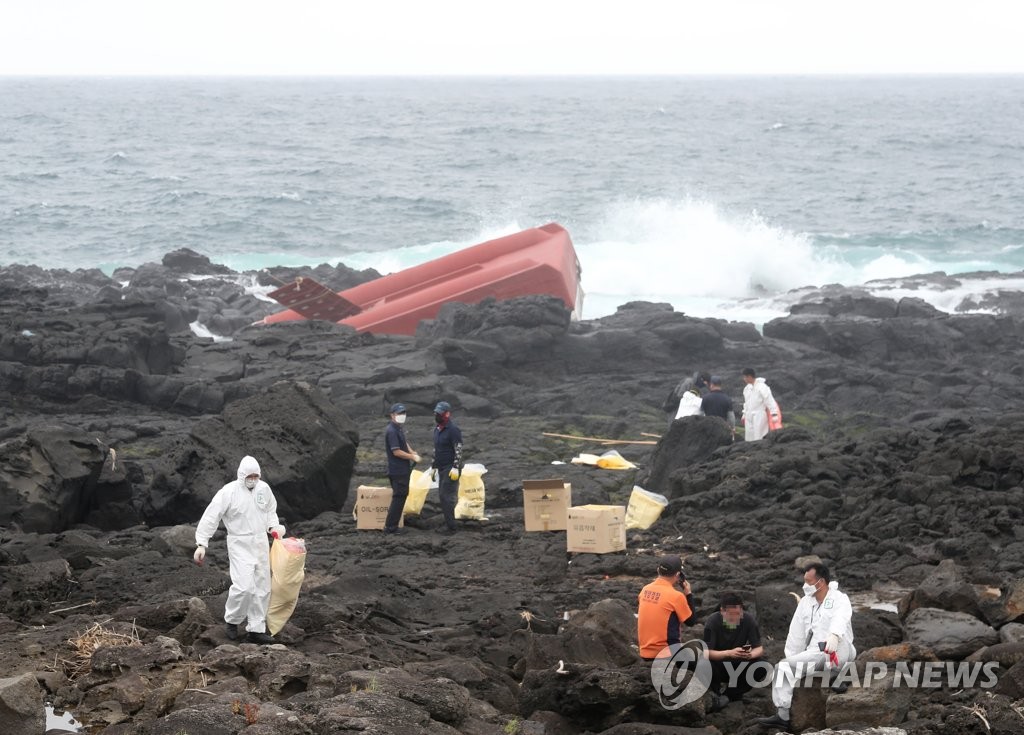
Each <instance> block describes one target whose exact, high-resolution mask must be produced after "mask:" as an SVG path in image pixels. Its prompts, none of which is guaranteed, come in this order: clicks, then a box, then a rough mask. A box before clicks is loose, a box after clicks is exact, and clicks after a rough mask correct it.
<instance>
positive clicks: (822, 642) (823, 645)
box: [818, 641, 825, 651]
mask: <svg viewBox="0 0 1024 735" xmlns="http://www.w3.org/2000/svg"><path fill="white" fill-rule="evenodd" d="M818 650H819V651H824V650H825V641H821V642H820V643H819V644H818Z"/></svg>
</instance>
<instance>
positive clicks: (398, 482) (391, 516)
mask: <svg viewBox="0 0 1024 735" xmlns="http://www.w3.org/2000/svg"><path fill="white" fill-rule="evenodd" d="M410 474H411V471H410ZM388 480H390V481H391V505H389V506H388V517H387V519H386V520H385V521H384V528H385V529H386V530H389V531H393V530H395V529H396V528H398V523H399V521H401V520H402V511H403V510H404V509H405V499H406V498H408V497H409V475H388Z"/></svg>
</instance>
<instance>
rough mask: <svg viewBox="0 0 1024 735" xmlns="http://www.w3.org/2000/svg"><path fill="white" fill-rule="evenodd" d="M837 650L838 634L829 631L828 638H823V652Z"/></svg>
mask: <svg viewBox="0 0 1024 735" xmlns="http://www.w3.org/2000/svg"><path fill="white" fill-rule="evenodd" d="M838 650H839V636H837V635H836V634H835V633H829V636H828V638H826V639H825V653H835V652H836V651H838Z"/></svg>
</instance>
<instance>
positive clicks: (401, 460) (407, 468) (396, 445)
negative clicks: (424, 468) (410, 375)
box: [384, 403, 420, 533]
mask: <svg viewBox="0 0 1024 735" xmlns="http://www.w3.org/2000/svg"><path fill="white" fill-rule="evenodd" d="M388 416H389V417H390V419H391V421H389V422H388V426H387V428H386V429H385V430H384V451H386V452H387V455H388V480H389V481H390V482H391V505H389V506H388V515H387V518H386V519H385V520H384V533H405V529H404V528H399V526H398V524H399V523H401V521H402V512H403V511H404V510H405V500H406V498H408V497H409V476H410V475H411V474H412V468H413V465H415V464H416V463H417V462H419V461H420V455H418V454H416V452H414V451H413V448H412V446H410V444H409V440H408V439H406V438H405V427H404V424H405V416H406V412H405V406H404V405H403V404H401V403H396V404H394V405H393V406H392V407H391V410H390V411H389V412H388Z"/></svg>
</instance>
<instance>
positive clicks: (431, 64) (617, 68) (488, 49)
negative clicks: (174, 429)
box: [0, 0, 1024, 75]
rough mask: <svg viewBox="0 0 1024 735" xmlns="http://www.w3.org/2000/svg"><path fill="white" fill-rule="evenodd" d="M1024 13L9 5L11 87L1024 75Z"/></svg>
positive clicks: (927, 0)
mask: <svg viewBox="0 0 1024 735" xmlns="http://www.w3.org/2000/svg"><path fill="white" fill-rule="evenodd" d="M1022 20H1024V2H1021V0H969V1H968V0H885V1H884V2H883V1H879V0H859V1H858V0H703V1H702V2H697V1H695V0H631V1H629V2H623V1H622V0H588V1H584V0H513V1H510V2H496V1H495V0H433V1H431V0H394V1H392V2H388V1H387V0H290V1H288V0H0V75H23V74H54V75H66V74H99V75H112V74H137V75H150V74H171V75H192V74H203V75H235V74H243V75H264V74H287V75H321V74H323V75H364V74H366V75H377V74H389V75H416V74H791V73H797V74H808V73H822V74H834V73H839V74H845V73H851V74H875V73H989V72H996V73H1024V44H1022V42H1021V36H1022V35H1024V31H1022V29H1024V23H1022Z"/></svg>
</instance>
